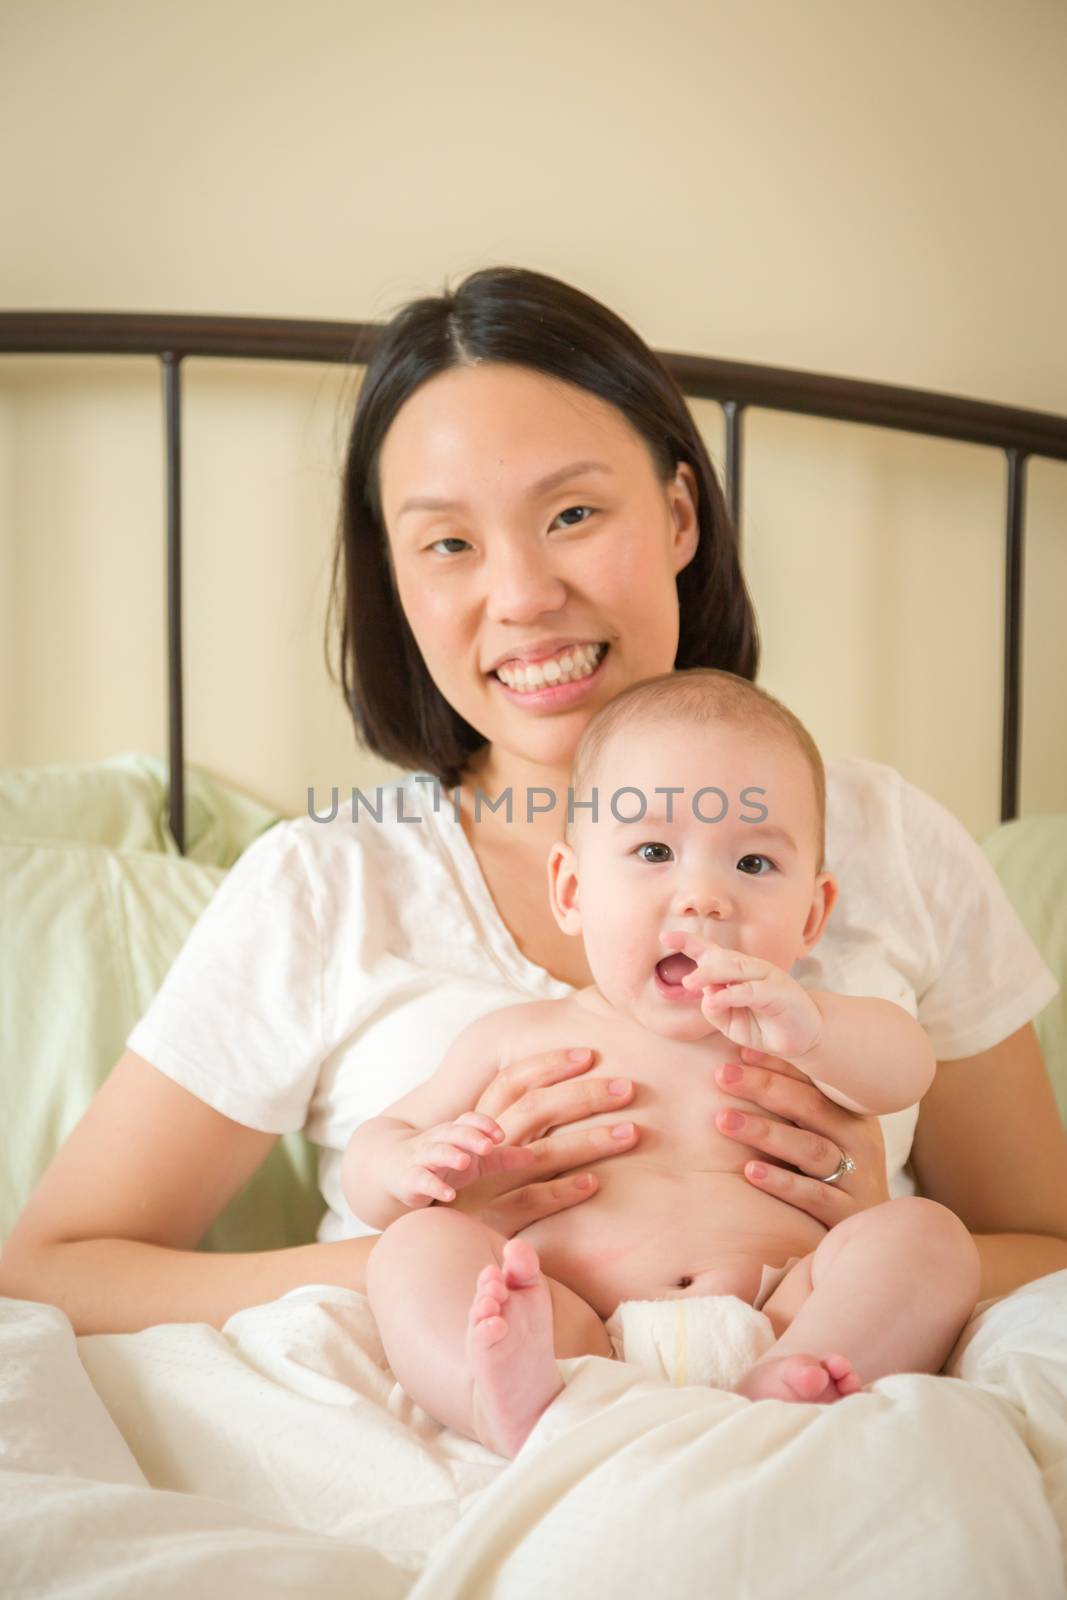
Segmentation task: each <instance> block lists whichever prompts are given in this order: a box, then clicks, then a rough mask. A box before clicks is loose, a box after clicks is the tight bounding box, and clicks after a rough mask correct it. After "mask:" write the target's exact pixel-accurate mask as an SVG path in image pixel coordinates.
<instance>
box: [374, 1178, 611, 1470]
mask: <svg viewBox="0 0 1067 1600" xmlns="http://www.w3.org/2000/svg"><path fill="white" fill-rule="evenodd" d="M367 1294H368V1297H369V1299H370V1303H371V1308H372V1310H373V1312H374V1315H375V1319H376V1321H377V1323H378V1330H379V1332H380V1333H381V1336H382V1343H383V1345H384V1346H385V1353H386V1356H387V1357H388V1360H389V1365H390V1367H391V1368H392V1370H393V1372H394V1374H395V1376H396V1379H397V1382H398V1383H399V1384H400V1385H401V1386H402V1388H403V1389H404V1390H405V1391H406V1392H407V1393H408V1394H409V1395H410V1396H411V1398H412V1399H413V1400H414V1401H416V1403H417V1404H418V1405H420V1406H422V1408H423V1410H424V1411H428V1412H429V1413H430V1415H431V1416H433V1417H436V1418H437V1419H438V1421H439V1422H442V1423H444V1425H445V1426H446V1427H449V1428H455V1429H456V1430H457V1431H458V1432H460V1433H464V1434H466V1435H467V1437H468V1438H470V1439H478V1440H479V1441H480V1442H481V1443H482V1444H484V1445H486V1446H487V1447H488V1448H489V1449H490V1450H495V1451H497V1453H498V1454H500V1455H505V1456H509V1457H510V1456H514V1455H515V1454H516V1453H517V1452H518V1450H519V1448H520V1447H521V1445H522V1443H523V1441H524V1440H525V1439H526V1436H527V1434H528V1433H529V1432H530V1430H531V1429H532V1427H533V1425H534V1423H535V1422H536V1421H537V1419H538V1417H539V1416H540V1415H541V1413H542V1412H543V1411H544V1409H545V1407H546V1406H548V1405H549V1404H550V1403H551V1402H552V1401H553V1400H554V1399H555V1397H556V1395H557V1394H559V1392H560V1390H561V1389H562V1388H563V1380H562V1379H561V1377H560V1374H559V1368H558V1366H557V1365H556V1359H557V1357H566V1356H577V1355H606V1356H610V1355H611V1353H612V1350H611V1340H610V1339H609V1338H608V1335H607V1332H606V1331H605V1328H604V1324H603V1323H602V1322H601V1320H600V1318H599V1317H598V1316H597V1314H596V1312H595V1311H594V1310H593V1308H592V1307H591V1306H589V1305H587V1304H586V1302H585V1301H584V1300H583V1299H582V1298H581V1296H580V1295H577V1294H575V1293H574V1292H573V1290H571V1289H568V1288H567V1287H566V1286H565V1285H564V1284H561V1283H556V1282H555V1281H554V1280H553V1279H551V1278H546V1277H545V1276H544V1275H543V1274H542V1272H541V1270H540V1263H539V1261H538V1258H537V1252H536V1250H534V1248H533V1246H532V1245H530V1244H527V1243H526V1242H525V1240H522V1239H505V1238H504V1236H503V1234H500V1233H496V1232H495V1231H494V1230H493V1229H492V1228H487V1227H485V1225H484V1224H483V1223H481V1222H478V1221H476V1220H475V1219H474V1218H473V1217H468V1216H466V1215H465V1214H464V1213H463V1212H461V1211H450V1210H449V1209H448V1208H447V1207H446V1206H428V1207H424V1208H423V1209H421V1210H418V1211H410V1212H408V1213H407V1214H406V1215H405V1216H403V1217H400V1218H398V1220H397V1221H396V1222H394V1223H393V1224H392V1225H391V1226H390V1227H388V1228H387V1229H386V1230H385V1232H384V1233H383V1234H382V1236H381V1238H380V1239H379V1240H378V1242H377V1244H376V1245H375V1246H374V1248H373V1250H372V1251H371V1253H370V1256H369V1257H368V1260H367Z"/></svg>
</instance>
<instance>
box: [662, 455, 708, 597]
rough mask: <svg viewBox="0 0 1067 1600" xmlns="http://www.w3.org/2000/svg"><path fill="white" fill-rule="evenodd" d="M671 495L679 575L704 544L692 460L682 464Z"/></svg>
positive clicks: (669, 492) (674, 544) (674, 547)
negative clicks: (701, 543) (701, 542)
mask: <svg viewBox="0 0 1067 1600" xmlns="http://www.w3.org/2000/svg"><path fill="white" fill-rule="evenodd" d="M667 495H668V498H669V500H670V505H671V515H672V516H673V518H674V541H673V550H674V560H675V567H674V570H675V572H676V573H678V572H681V570H682V568H683V567H687V566H688V565H689V563H690V562H691V561H692V559H693V557H694V556H695V555H696V553H697V545H698V544H699V543H700V519H699V517H698V515H697V506H698V504H699V501H700V491H699V490H698V488H697V480H696V474H695V473H694V471H693V469H692V467H691V466H690V465H689V463H688V461H679V463H678V468H677V471H676V472H675V474H674V479H673V481H672V482H671V484H670V485H669V487H668V489H667Z"/></svg>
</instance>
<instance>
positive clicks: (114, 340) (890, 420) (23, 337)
mask: <svg viewBox="0 0 1067 1600" xmlns="http://www.w3.org/2000/svg"><path fill="white" fill-rule="evenodd" d="M380 334H381V328H380V326H378V325H377V324H374V323H368V322H321V321H313V320H293V319H282V318H274V317H208V316H185V315H170V314H163V313H159V314H157V313H154V312H153V313H142V312H109V311H103V312H101V311H92V312H88V311H86V312H82V311H2V312H0V354H6V355H15V354H34V355H145V356H155V357H157V358H158V359H159V360H160V361H161V363H162V367H163V387H164V409H165V418H166V463H167V631H168V653H167V659H168V694H169V724H170V786H171V798H170V827H171V832H172V833H173V835H174V837H175V839H176V841H177V844H178V848H179V850H180V851H182V852H183V853H184V850H185V793H184V771H185V761H184V731H183V730H184V722H183V706H182V616H181V362H182V361H183V360H184V359H186V358H187V357H206V358H212V357H223V358H229V359H231V360H232V359H238V360H242V359H243V360H252V361H312V362H338V363H342V364H346V365H363V364H365V363H366V361H367V360H368V359H369V357H370V355H371V353H372V352H373V350H374V347H375V345H376V343H377V340H378V338H379V337H380ZM658 353H659V355H660V358H661V360H662V361H663V363H664V365H665V366H666V367H667V369H668V371H669V372H670V373H671V374H672V376H673V377H674V378H675V380H676V382H677V383H678V385H679V387H680V388H681V389H682V391H683V392H684V393H685V394H686V395H687V396H688V397H690V398H692V399H700V400H714V401H717V402H718V403H719V404H720V405H721V406H722V410H723V414H724V417H725V422H726V471H725V492H726V497H727V501H728V504H729V507H730V511H731V515H732V517H733V520H734V523H735V525H736V526H737V527H738V528H740V519H741V481H742V421H743V417H744V413H745V410H746V409H747V408H749V407H753V406H756V407H759V408H761V409H762V410H768V411H785V412H793V413H797V414H801V415H806V416H814V417H820V418H823V419H826V420H829V421H837V422H859V423H864V424H866V425H868V426H871V427H881V428H895V429H900V430H903V431H905V432H908V433H918V434H925V435H928V436H931V437H934V438H941V439H953V440H956V441H959V442H962V443H965V444H976V445H985V446H991V447H993V448H995V449H1000V450H1003V451H1004V452H1005V455H1006V457H1007V466H1008V484H1007V521H1006V530H1005V564H1006V572H1005V585H1004V700H1003V708H1002V737H1001V785H1000V810H1001V819H1002V820H1003V821H1007V820H1008V819H1009V818H1011V817H1014V816H1015V815H1016V814H1017V812H1018V803H1019V739H1020V695H1021V687H1020V675H1021V661H1022V600H1023V550H1024V536H1025V471H1026V461H1027V457H1028V456H1032V455H1033V456H1043V457H1046V458H1048V459H1050V460H1054V461H1067V418H1064V417H1059V416H1055V415H1053V414H1051V413H1049V412H1044V411H1028V410H1024V409H1022V408H1021V407H1016V406H997V405H990V404H988V403H987V402H985V401H982V400H967V399H964V398H962V397H961V396H958V395H946V394H938V393H935V392H934V391H931V390H925V389H903V388H898V387H896V386H894V385H891V384H884V383H867V382H863V381H861V380H858V379H855V378H838V377H830V376H826V375H823V374H819V373H811V372H797V371H793V370H791V369H789V368H785V367H763V366H753V365H750V364H748V363H745V362H740V361H719V360H716V359H713V358H712V357H710V356H697V355H686V354H681V353H678V352H673V351H660V352H658Z"/></svg>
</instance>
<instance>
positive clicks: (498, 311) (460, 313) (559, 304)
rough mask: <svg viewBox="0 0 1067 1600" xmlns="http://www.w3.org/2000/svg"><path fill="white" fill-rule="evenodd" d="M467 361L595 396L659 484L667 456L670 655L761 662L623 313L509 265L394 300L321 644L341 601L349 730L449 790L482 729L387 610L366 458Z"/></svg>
mask: <svg viewBox="0 0 1067 1600" xmlns="http://www.w3.org/2000/svg"><path fill="white" fill-rule="evenodd" d="M475 362H500V363H505V362H506V363H510V364H512V365H518V366H523V367H528V368H530V369H532V370H533V371H535V372H542V373H544V374H545V375H546V376H548V377H551V378H557V379H562V380H563V381H564V382H566V383H570V384H574V385H575V386H576V387H577V388H580V389H585V390H587V391H588V392H589V393H590V394H593V395H596V396H597V397H598V398H599V399H601V400H605V401H607V402H608V404H609V405H612V406H614V407H616V409H617V410H619V411H621V412H622V414H623V416H625V417H626V419H627V421H628V422H629V423H630V424H631V425H632V427H633V428H634V429H636V431H637V432H638V433H639V434H640V435H641V436H642V438H643V439H644V440H645V442H646V444H647V446H648V448H649V450H650V452H651V455H652V459H653V461H654V463H655V464H656V468H657V470H658V472H659V473H660V476H661V478H662V480H663V482H664V484H666V483H668V482H669V481H670V479H671V478H672V477H673V476H674V473H675V471H676V470H677V465H678V463H679V462H681V461H687V462H688V463H689V465H690V466H691V467H692V469H693V473H694V475H695V477H696V483H697V489H698V496H699V503H698V508H697V510H698V516H699V522H700V538H699V543H698V546H697V550H696V553H695V554H694V556H693V559H692V560H691V561H690V562H689V564H688V565H687V566H685V567H683V568H682V570H681V571H680V572H679V573H678V577H677V584H678V601H679V612H680V627H679V637H678V653H677V656H676V658H675V666H676V667H720V668H722V669H723V670H725V671H727V672H734V673H736V674H737V675H738V676H739V677H742V678H748V679H750V680H751V679H754V678H755V676H756V669H757V666H758V662H759V637H758V633H757V629H756V618H755V613H754V611H753V608H752V602H751V600H750V598H749V594H748V590H747V588H746V586H745V580H744V578H743V576H742V573H741V566H740V562H739V559H738V547H737V534H736V531H735V529H734V527H733V524H732V523H731V521H730V517H729V513H728V512H727V509H726V502H725V500H724V499H723V494H722V490H721V488H720V487H719V482H718V479H717V478H716V475H715V470H714V468H713V467H712V465H711V462H710V460H709V459H708V453H707V450H706V448H705V446H704V442H703V440H702V439H701V437H700V434H699V432H698V431H697V427H696V424H695V423H694V421H693V418H692V417H691V415H690V413H689V409H688V407H687V406H686V403H685V398H684V396H683V394H682V392H681V390H680V389H679V388H678V385H677V384H676V383H675V381H674V379H673V378H672V377H671V375H670V374H669V373H668V371H667V370H666V368H665V367H664V365H663V363H662V362H661V361H660V360H659V358H658V357H657V356H656V355H655V354H654V353H653V352H652V351H651V350H650V349H649V348H648V346H647V345H646V344H645V343H644V341H643V340H642V339H641V338H639V337H638V335H637V334H636V333H635V332H634V330H633V329H632V328H630V327H629V326H628V325H627V324H626V323H625V322H624V321H623V320H622V318H621V317H618V316H616V315H615V313H614V312H613V311H609V310H608V308H607V307H606V306H602V305H601V304H600V303H599V302H598V301H596V300H593V299H592V298H591V297H590V296H589V295H586V294H582V293H581V291H580V290H578V289H572V288H571V287H570V285H569V284H566V283H561V282H560V281H559V279H557V278H550V277H547V276H546V275H545V274H543V273H540V272H530V271H527V270H525V269H523V268H521V267H486V268H484V269H482V270H481V271H478V272H474V273H471V274H470V276H469V277H467V278H465V279H464V281H463V282H462V283H461V284H460V286H459V288H458V289H455V290H453V291H451V292H449V291H448V290H447V288H446V290H445V292H444V293H443V294H441V295H439V296H433V297H428V298H426V299H421V300H414V301H412V302H410V303H409V304H408V305H405V306H404V307H403V308H402V309H401V310H400V311H398V312H397V313H396V315H395V316H394V317H393V318H392V320H391V321H390V322H389V323H387V324H386V326H385V328H384V329H383V331H382V335H381V338H380V340H379V342H378V344H377V345H376V347H375V350H374V353H373V355H372V356H371V359H370V361H369V362H368V364H367V369H366V373H365V374H364V378H363V383H362V385H361V387H360V391H359V399H358V402H357V404H356V411H355V416H354V418H353V422H352V431H351V434H350V437H349V442H348V450H347V454H346V458H345V466H344V475H343V492H342V501H341V516H340V524H339V527H338V533H337V545H336V549H335V552H334V562H333V577H332V585H331V597H330V607H329V612H328V616H327V651H328V638H329V629H330V624H331V620H332V617H333V615H334V611H335V608H336V609H338V610H339V611H340V615H341V630H340V640H339V644H340V665H341V686H342V688H343V691H344V696H345V702H346V704H347V705H348V708H349V710H350V712H351V714H352V719H353V722H354V723H355V727H356V732H357V734H358V736H359V737H360V738H361V739H362V741H363V743H364V744H365V745H367V746H368V748H369V749H371V750H372V751H374V752H375V753H376V754H377V755H380V756H383V757H385V759H386V760H388V761H391V762H394V763H395V764H396V765H397V766H400V767H405V768H408V769H414V770H416V771H419V772H429V773H433V774H434V775H435V776H436V777H437V778H439V779H440V781H441V782H442V783H443V784H445V785H447V786H449V787H451V786H453V785H455V784H457V783H459V782H460V780H461V776H462V773H463V770H464V769H465V767H466V766H467V763H468V762H469V760H470V758H471V756H472V755H473V754H474V752H475V751H476V750H479V749H481V747H482V746H483V745H484V744H485V743H486V740H485V736H484V735H483V734H481V733H479V732H478V731H477V729H476V728H472V727H471V726H470V724H469V723H468V722H467V721H465V719H464V718H462V717H461V716H459V715H458V713H457V712H456V711H454V710H453V709H452V707H451V706H450V705H449V704H448V702H447V700H445V698H444V696H443V695H442V694H441V692H440V690H439V689H438V688H437V687H436V685H435V684H434V682H433V680H432V679H431V677H430V675H429V673H428V672H427V670H426V667H425V665H424V663H423V660H422V656H421V654H420V652H419V649H418V647H417V645H416V643H415V639H414V636H413V634H412V632H411V629H410V627H409V626H408V622H407V619H406V617H405V616H404V613H403V611H402V609H401V606H400V601H399V598H398V596H397V593H396V589H395V586H394V582H393V576H392V569H391V565H390V561H389V551H388V536H387V533H386V529H385V524H384V522H383V519H382V511H381V498H380V483H379V470H378V468H379V452H380V450H381V446H382V443H383V441H384V439H385V436H386V433H387V432H388V429H389V427H390V424H391V423H392V421H393V418H394V417H395V416H396V414H397V412H398V411H399V410H400V408H401V406H402V405H403V404H404V402H405V401H406V400H407V399H409V398H410V396H411V395H412V394H414V393H415V391H416V389H418V388H419V387H420V386H421V385H422V384H424V383H426V382H427V380H428V379H430V378H433V377H436V376H437V374H438V373H440V372H447V371H448V370H449V369H450V368H453V367H466V366H471V365H473V364H474V363H475ZM327 662H328V665H329V656H328V654H327ZM330 670H331V676H334V674H333V672H332V668H331V669H330ZM335 681H336V677H335Z"/></svg>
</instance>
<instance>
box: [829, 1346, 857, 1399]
mask: <svg viewBox="0 0 1067 1600" xmlns="http://www.w3.org/2000/svg"><path fill="white" fill-rule="evenodd" d="M823 1366H824V1367H825V1368H826V1370H827V1372H828V1373H829V1374H830V1376H831V1378H833V1380H834V1382H835V1383H836V1384H837V1391H838V1393H839V1394H841V1395H846V1394H856V1393H857V1391H858V1390H860V1389H862V1388H863V1384H862V1382H861V1381H860V1378H859V1375H858V1373H857V1372H856V1370H855V1368H854V1367H853V1365H852V1363H851V1361H850V1360H849V1359H848V1357H847V1356H842V1355H832V1356H826V1357H824V1359H823Z"/></svg>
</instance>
